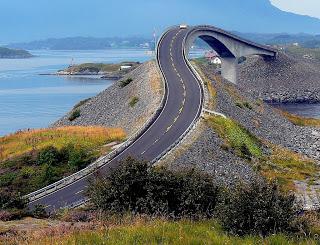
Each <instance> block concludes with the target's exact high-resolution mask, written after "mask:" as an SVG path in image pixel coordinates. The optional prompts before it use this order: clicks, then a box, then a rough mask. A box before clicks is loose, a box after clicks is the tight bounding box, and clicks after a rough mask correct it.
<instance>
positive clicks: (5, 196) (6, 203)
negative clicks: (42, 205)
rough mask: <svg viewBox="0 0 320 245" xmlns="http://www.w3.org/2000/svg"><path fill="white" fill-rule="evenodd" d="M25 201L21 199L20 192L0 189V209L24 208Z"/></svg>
mask: <svg viewBox="0 0 320 245" xmlns="http://www.w3.org/2000/svg"><path fill="white" fill-rule="evenodd" d="M25 207H26V201H25V200H23V199H22V198H21V196H20V194H18V193H15V192H9V191H4V190H0V210H8V209H24V208H25Z"/></svg>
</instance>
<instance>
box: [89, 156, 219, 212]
mask: <svg viewBox="0 0 320 245" xmlns="http://www.w3.org/2000/svg"><path fill="white" fill-rule="evenodd" d="M217 194H218V189H217V187H216V186H215V184H214V183H213V179H212V177H210V176H208V175H206V174H204V173H201V172H198V171H195V170H190V171H180V172H179V173H177V172H172V171H169V170H167V169H165V168H161V169H154V168H152V167H150V166H149V164H148V163H146V162H139V161H136V160H134V159H132V158H128V159H127V160H125V161H124V162H122V163H121V166H120V167H119V168H118V169H117V170H116V171H113V172H112V173H111V174H110V175H109V176H107V177H101V176H98V177H96V178H95V179H92V180H91V182H90V185H89V188H88V191H87V195H88V197H89V198H91V201H92V203H93V206H94V207H95V208H96V209H99V210H103V211H108V212H111V213H126V212H130V213H135V214H148V215H160V216H169V217H174V218H179V217H191V218H197V217H203V216H204V217H212V215H213V212H214V208H215V204H216V198H217Z"/></svg>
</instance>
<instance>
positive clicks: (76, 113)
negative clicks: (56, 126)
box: [69, 109, 81, 122]
mask: <svg viewBox="0 0 320 245" xmlns="http://www.w3.org/2000/svg"><path fill="white" fill-rule="evenodd" d="M80 116H81V111H80V110H79V109H76V110H73V111H72V112H71V115H70V116H69V121H71V122H72V121H74V120H75V119H77V118H78V117H80Z"/></svg>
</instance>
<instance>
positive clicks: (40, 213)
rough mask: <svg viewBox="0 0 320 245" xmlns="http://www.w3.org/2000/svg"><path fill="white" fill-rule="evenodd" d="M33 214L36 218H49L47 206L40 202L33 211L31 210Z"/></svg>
mask: <svg viewBox="0 0 320 245" xmlns="http://www.w3.org/2000/svg"><path fill="white" fill-rule="evenodd" d="M31 215H32V217H34V218H36V219H43V218H48V217H49V216H48V214H47V211H46V209H45V206H43V205H41V204H38V205H36V206H35V207H34V208H33V209H32V211H31Z"/></svg>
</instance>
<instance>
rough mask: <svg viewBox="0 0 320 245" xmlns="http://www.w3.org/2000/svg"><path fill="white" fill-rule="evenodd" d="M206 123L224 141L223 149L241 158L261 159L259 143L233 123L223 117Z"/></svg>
mask: <svg viewBox="0 0 320 245" xmlns="http://www.w3.org/2000/svg"><path fill="white" fill-rule="evenodd" d="M207 123H208V124H209V126H210V127H212V128H213V129H214V130H215V131H216V132H217V133H218V134H219V136H220V138H222V139H224V140H225V147H226V148H228V149H229V148H232V149H233V150H235V152H236V154H237V155H239V156H240V157H243V158H249V159H251V157H261V156H262V150H261V148H260V145H261V144H260V141H259V140H258V139H257V138H256V137H255V136H253V135H252V134H250V132H249V131H248V130H246V129H245V128H243V127H242V126H241V125H239V124H238V123H236V122H235V121H233V120H231V119H228V118H223V117H210V118H208V119H207Z"/></svg>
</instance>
